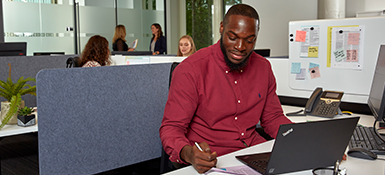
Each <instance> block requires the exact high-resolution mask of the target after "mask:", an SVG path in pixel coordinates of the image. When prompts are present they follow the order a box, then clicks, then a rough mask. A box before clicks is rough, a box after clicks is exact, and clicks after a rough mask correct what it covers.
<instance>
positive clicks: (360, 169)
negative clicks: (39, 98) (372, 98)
mask: <svg viewBox="0 0 385 175" xmlns="http://www.w3.org/2000/svg"><path fill="white" fill-rule="evenodd" d="M282 107H283V110H284V112H285V113H288V112H295V111H298V110H300V109H302V108H299V107H294V106H285V105H284V106H282ZM352 116H360V120H359V122H358V123H359V124H361V125H365V126H371V125H373V122H374V117H373V116H369V115H352ZM343 117H346V115H345V116H341V117H335V118H343ZM289 119H290V120H291V121H293V122H305V121H317V120H327V118H321V117H312V116H295V117H289ZM273 145H274V140H271V141H268V142H265V143H262V144H259V145H255V146H252V147H249V148H245V149H242V150H239V151H236V152H233V153H230V154H226V155H223V156H220V157H218V163H217V167H218V168H222V167H231V166H239V165H244V164H243V163H241V162H240V161H238V160H237V159H236V158H235V156H237V155H244V154H251V153H258V152H260V153H262V152H270V151H271V150H272V148H273ZM379 157H380V158H385V156H383V155H380V156H379ZM340 168H346V169H347V174H348V175H362V174H371V175H377V174H378V175H380V174H381V175H383V174H384V172H385V161H384V160H375V161H371V160H364V159H358V158H354V157H349V156H348V157H347V160H346V161H343V162H342V163H341V165H340ZM177 174H192V175H194V174H198V173H197V171H196V170H195V169H194V168H193V167H192V166H188V167H185V168H182V169H178V170H175V171H172V172H170V173H167V175H177ZM214 174H222V173H210V174H209V175H214ZM288 174H295V175H309V174H312V173H311V170H307V171H299V172H293V173H288Z"/></svg>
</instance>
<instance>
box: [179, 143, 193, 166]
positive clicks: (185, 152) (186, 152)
mask: <svg viewBox="0 0 385 175" xmlns="http://www.w3.org/2000/svg"><path fill="white" fill-rule="evenodd" d="M191 152H192V146H191V145H185V146H184V147H183V148H182V150H181V151H180V153H179V157H180V158H181V160H182V161H183V162H186V163H189V164H191V161H190V154H191Z"/></svg>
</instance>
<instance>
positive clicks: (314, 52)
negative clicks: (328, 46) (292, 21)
mask: <svg viewBox="0 0 385 175" xmlns="http://www.w3.org/2000/svg"><path fill="white" fill-rule="evenodd" d="M307 51H308V52H307V56H308V57H318V46H315V47H308V49H307Z"/></svg>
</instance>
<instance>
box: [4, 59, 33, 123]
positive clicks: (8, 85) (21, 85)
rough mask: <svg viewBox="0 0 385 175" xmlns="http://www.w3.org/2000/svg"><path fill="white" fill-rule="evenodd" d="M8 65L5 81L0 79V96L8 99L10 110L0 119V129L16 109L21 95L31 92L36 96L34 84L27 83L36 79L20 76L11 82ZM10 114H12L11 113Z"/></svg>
mask: <svg viewBox="0 0 385 175" xmlns="http://www.w3.org/2000/svg"><path fill="white" fill-rule="evenodd" d="M8 66H9V74H8V78H7V81H2V80H0V96H1V97H4V98H5V99H7V101H9V102H10V103H11V104H10V110H9V112H8V113H7V114H6V117H5V118H4V119H3V120H2V121H1V125H0V129H1V128H3V127H4V125H5V124H7V123H8V121H9V120H10V119H11V117H12V116H13V115H14V114H15V113H16V112H17V111H18V109H19V106H20V101H21V96H23V95H25V94H32V95H35V96H36V86H31V85H29V84H27V82H29V81H36V80H35V79H34V78H31V77H28V78H26V79H24V77H20V78H19V79H18V80H17V82H16V83H13V81H12V79H11V64H8ZM11 114H12V115H11Z"/></svg>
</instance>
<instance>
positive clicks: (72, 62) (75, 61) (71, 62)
mask: <svg viewBox="0 0 385 175" xmlns="http://www.w3.org/2000/svg"><path fill="white" fill-rule="evenodd" d="M79 59H80V58H79V57H69V58H68V59H67V62H66V63H67V66H66V68H74V67H79Z"/></svg>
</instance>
